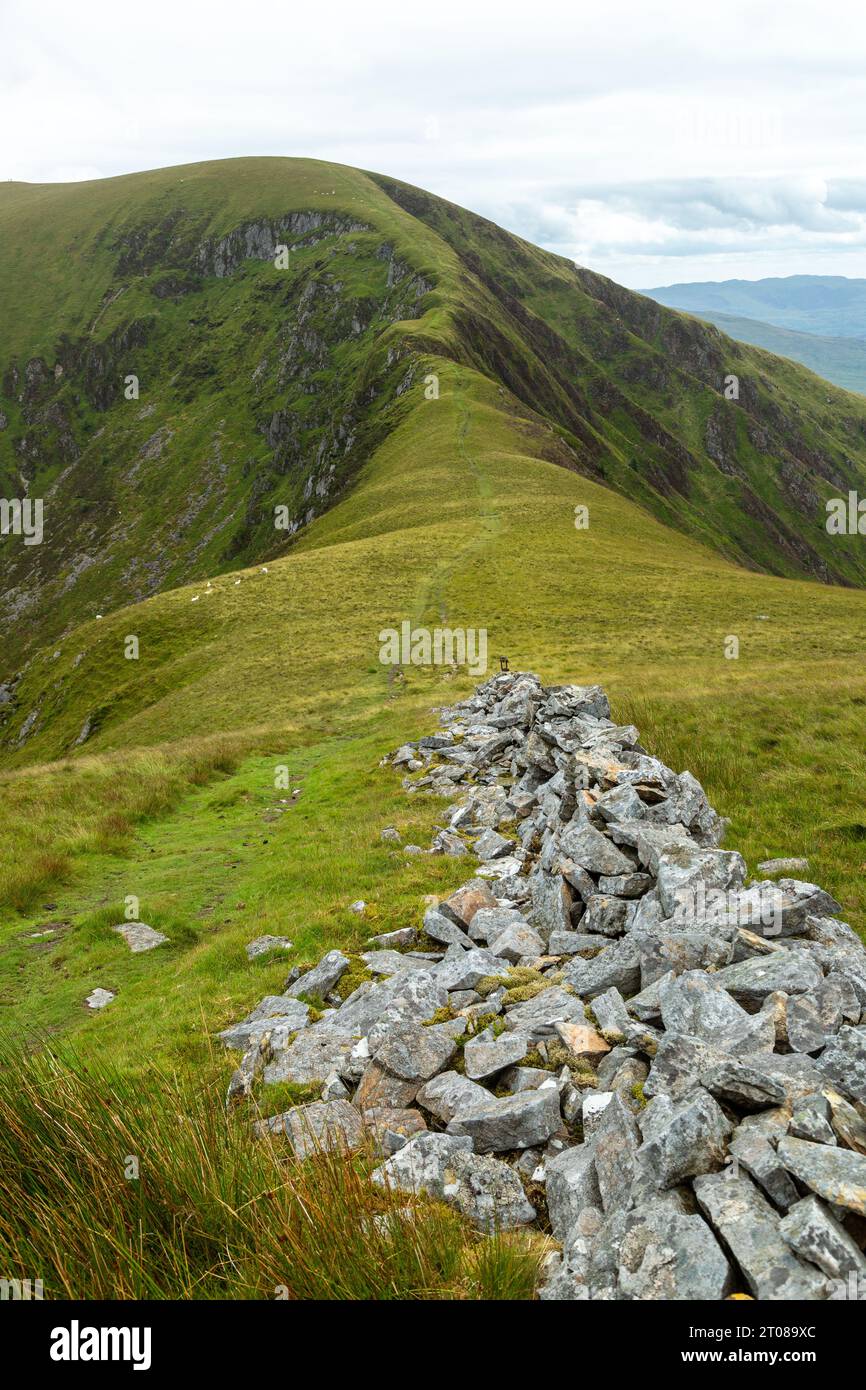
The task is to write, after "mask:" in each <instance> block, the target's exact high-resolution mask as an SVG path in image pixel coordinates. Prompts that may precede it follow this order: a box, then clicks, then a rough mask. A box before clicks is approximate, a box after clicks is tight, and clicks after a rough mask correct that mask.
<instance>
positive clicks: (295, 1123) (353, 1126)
mask: <svg viewBox="0 0 866 1390" xmlns="http://www.w3.org/2000/svg"><path fill="white" fill-rule="evenodd" d="M257 1132H258V1133H259V1134H264V1133H271V1134H285V1135H286V1137H287V1138H288V1140H289V1142H290V1143H291V1145H292V1148H293V1149H294V1151H295V1153H296V1154H297V1156H298V1158H309V1157H310V1155H311V1154H315V1153H327V1152H329V1151H330V1150H332V1149H346V1150H350V1149H358V1148H360V1147H361V1144H362V1142H363V1134H364V1126H363V1121H362V1118H361V1114H360V1112H359V1111H358V1110H356V1109H355V1107H354V1105H350V1104H349V1102H348V1101H347V1100H317V1101H313V1103H312V1104H311V1105H296V1106H294V1107H293V1108H292V1109H291V1110H288V1111H286V1113H285V1114H284V1115H275V1116H273V1117H272V1118H271V1119H269V1120H265V1121H262V1122H260V1125H259V1126H257Z"/></svg>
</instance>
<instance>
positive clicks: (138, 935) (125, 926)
mask: <svg viewBox="0 0 866 1390" xmlns="http://www.w3.org/2000/svg"><path fill="white" fill-rule="evenodd" d="M111 930H112V931H114V932H117V934H118V936H122V937H123V939H124V941H125V942H126V944H127V946H128V947H129V949H130V951H132V953H133V955H139V954H140V953H141V952H142V951H153V950H154V949H155V948H156V947H157V946H162V945H163V944H164V943H165V942H167V941H168V937H167V936H165V935H164V934H163V933H162V932H161V931H157V930H156V928H155V927H149V926H148V925H147V923H146V922H121V923H120V925H119V926H117V927H112V928H111Z"/></svg>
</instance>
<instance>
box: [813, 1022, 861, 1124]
mask: <svg viewBox="0 0 866 1390" xmlns="http://www.w3.org/2000/svg"><path fill="white" fill-rule="evenodd" d="M818 1066H819V1067H820V1069H821V1071H822V1072H823V1073H824V1075H825V1076H827V1077H829V1078H830V1080H831V1081H832V1082H834V1084H835V1085H836V1086H838V1087H839V1090H840V1091H844V1092H845V1094H846V1095H848V1096H850V1097H851V1099H852V1100H855V1101H860V1103H861V1104H863V1105H866V1028H852V1027H851V1026H850V1025H846V1027H844V1028H840V1030H839V1032H838V1034H837V1035H836V1037H835V1038H834V1039H833V1041H832V1042H831V1043H830V1044H829V1046H828V1047H826V1048H825V1049H824V1052H823V1053H822V1054H821V1057H820V1060H819V1062H818Z"/></svg>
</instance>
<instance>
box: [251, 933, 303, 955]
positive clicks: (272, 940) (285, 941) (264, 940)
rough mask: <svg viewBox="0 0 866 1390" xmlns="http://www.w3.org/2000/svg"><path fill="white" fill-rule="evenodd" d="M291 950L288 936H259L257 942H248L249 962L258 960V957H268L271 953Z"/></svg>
mask: <svg viewBox="0 0 866 1390" xmlns="http://www.w3.org/2000/svg"><path fill="white" fill-rule="evenodd" d="M291 949H292V943H291V941H290V940H289V938H288V937H287V936H257V937H256V939H255V941H248V942H247V945H246V952H247V960H256V959H257V957H258V956H266V955H268V953H269V952H270V951H290V950H291Z"/></svg>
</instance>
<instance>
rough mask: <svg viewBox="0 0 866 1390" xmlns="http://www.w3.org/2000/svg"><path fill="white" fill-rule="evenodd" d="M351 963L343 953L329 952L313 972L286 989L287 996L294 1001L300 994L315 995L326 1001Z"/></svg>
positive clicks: (309, 972) (299, 978)
mask: <svg viewBox="0 0 866 1390" xmlns="http://www.w3.org/2000/svg"><path fill="white" fill-rule="evenodd" d="M351 963H352V962H351V961H350V960H349V958H348V956H344V955H343V952H342V951H329V952H328V953H327V955H325V956H322V959H321V960H320V961H319V963H318V965H314V966H313V968H312V970H306V971H304V974H303V975H301V976H299V977H298V979H297V980H294V981H293V982H292V984H290V985H289V986H288V988H287V989H286V994H287V995H289V997H290V998H292V999H297V997H298V995H300V994H313V995H317V996H318V997H319V998H320V999H326V998H327V996H328V995H329V994H330V993H331V990H332V989H333V988H334V985H336V984H338V983H339V981H340V980H341V979H342V977H343V975H345V973H346V971H347V970H348V969H349V966H350V965H351Z"/></svg>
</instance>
